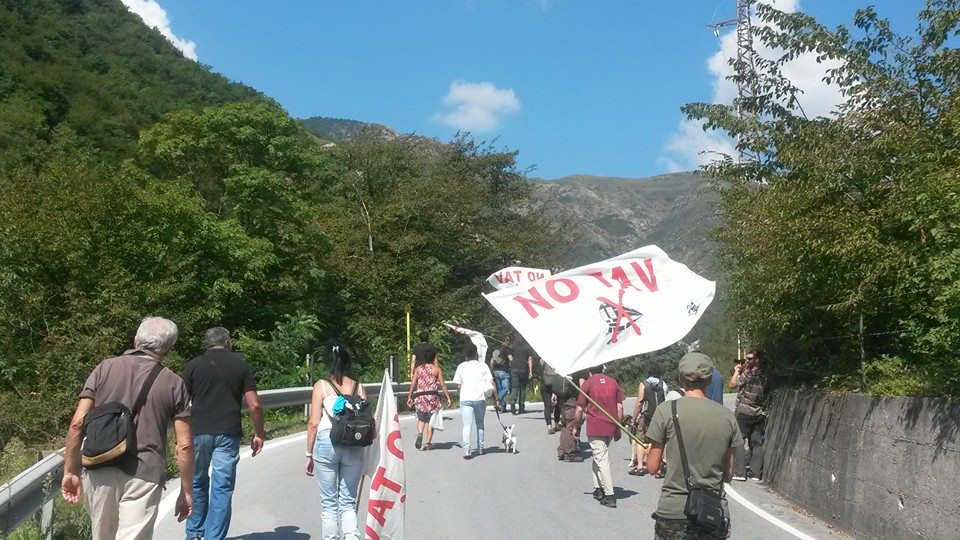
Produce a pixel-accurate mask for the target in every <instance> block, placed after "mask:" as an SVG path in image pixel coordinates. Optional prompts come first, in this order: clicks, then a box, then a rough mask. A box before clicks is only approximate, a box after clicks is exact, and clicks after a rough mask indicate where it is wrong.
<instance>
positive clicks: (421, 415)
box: [417, 411, 433, 422]
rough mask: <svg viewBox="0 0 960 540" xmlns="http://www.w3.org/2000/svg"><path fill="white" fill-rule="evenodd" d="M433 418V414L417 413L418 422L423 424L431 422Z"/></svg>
mask: <svg viewBox="0 0 960 540" xmlns="http://www.w3.org/2000/svg"><path fill="white" fill-rule="evenodd" d="M431 416H433V413H428V412H422V411H417V420H419V421H421V422H429V421H430V417H431Z"/></svg>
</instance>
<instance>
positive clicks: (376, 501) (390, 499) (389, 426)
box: [363, 370, 407, 540]
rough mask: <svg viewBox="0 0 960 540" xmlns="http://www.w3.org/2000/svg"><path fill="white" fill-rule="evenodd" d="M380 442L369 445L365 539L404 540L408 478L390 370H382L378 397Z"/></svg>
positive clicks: (378, 437) (366, 457) (366, 456)
mask: <svg viewBox="0 0 960 540" xmlns="http://www.w3.org/2000/svg"><path fill="white" fill-rule="evenodd" d="M376 419H377V442H376V444H373V445H371V446H370V447H368V448H367V453H366V455H365V459H366V461H365V463H366V466H367V469H368V470H367V471H366V474H367V475H368V476H369V477H370V492H369V497H368V502H367V525H366V529H365V530H364V536H363V537H364V539H365V540H403V521H404V518H403V515H404V510H405V505H406V502H407V488H406V485H407V481H406V475H405V473H404V467H403V444H402V441H401V440H400V417H399V416H398V415H397V399H396V397H395V396H394V395H393V381H391V380H390V373H389V372H388V371H386V370H385V371H384V372H383V382H382V383H381V384H380V397H379V398H378V399H377V414H376Z"/></svg>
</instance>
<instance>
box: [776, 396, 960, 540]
mask: <svg viewBox="0 0 960 540" xmlns="http://www.w3.org/2000/svg"><path fill="white" fill-rule="evenodd" d="M769 415H770V416H769V419H768V422H767V435H766V441H765V443H764V447H765V465H764V473H763V476H764V480H765V482H766V483H768V484H770V485H771V486H772V487H773V488H774V489H776V490H777V491H779V492H780V493H782V494H783V495H785V496H787V497H789V498H791V499H794V500H795V501H797V502H799V503H801V504H802V505H804V506H805V507H807V508H808V509H809V510H810V511H812V512H814V513H817V514H820V515H821V516H824V517H826V518H828V519H832V520H833V521H835V522H836V523H837V524H839V525H841V526H842V527H844V528H846V529H848V530H849V531H850V532H852V533H854V534H855V535H856V536H857V537H858V538H891V539H919V538H944V539H946V538H950V539H955V538H960V445H958V441H957V437H958V428H960V401H951V400H947V399H936V398H893V397H872V396H864V395H843V396H834V395H829V394H823V393H802V392H799V391H795V390H780V391H778V392H776V393H775V394H774V399H773V403H772V404H771V407H770V411H769Z"/></svg>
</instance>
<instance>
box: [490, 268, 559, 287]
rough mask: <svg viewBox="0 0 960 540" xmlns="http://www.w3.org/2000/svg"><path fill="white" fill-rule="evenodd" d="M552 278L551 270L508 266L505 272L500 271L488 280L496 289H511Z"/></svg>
mask: <svg viewBox="0 0 960 540" xmlns="http://www.w3.org/2000/svg"><path fill="white" fill-rule="evenodd" d="M548 277H550V271H549V270H542V269H540V268H524V267H521V266H508V267H507V268H504V269H503V270H498V271H496V272H494V273H492V274H490V277H488V278H487V283H489V284H490V285H493V287H494V288H496V289H498V290H500V289H509V288H511V287H516V286H518V285H525V284H528V283H533V282H534V281H539V280H541V279H544V278H548Z"/></svg>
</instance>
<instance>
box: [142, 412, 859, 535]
mask: <svg viewBox="0 0 960 540" xmlns="http://www.w3.org/2000/svg"><path fill="white" fill-rule="evenodd" d="M631 407H632V399H631V400H628V404H627V410H630V409H631ZM444 417H445V419H446V430H445V431H443V432H438V433H437V434H436V436H435V437H434V450H432V451H417V450H415V449H414V448H413V441H414V439H415V438H416V422H415V421H414V419H413V418H412V417H404V418H403V419H402V420H401V430H402V433H403V435H402V436H403V447H404V453H405V456H406V477H407V509H406V538H407V539H408V540H421V539H451V540H496V539H501V538H516V539H522V540H558V539H580V538H583V539H594V538H641V539H643V538H653V520H652V519H651V518H650V514H652V513H653V511H654V510H656V507H657V499H658V497H659V494H660V484H661V481H660V480H656V479H654V478H652V477H650V476H644V477H636V476H629V475H628V474H627V473H626V471H627V461H628V459H629V444H627V442H626V439H623V440H621V441H619V442H616V443H614V444H613V446H612V448H611V463H612V464H613V480H614V484H615V485H616V497H617V508H616V509H611V508H606V507H603V506H601V505H600V504H598V503H597V502H596V501H595V500H594V499H593V497H592V491H593V486H592V483H591V473H590V466H591V459H590V457H589V450H587V451H585V452H583V453H582V454H583V455H584V457H585V458H586V459H585V461H584V462H583V463H564V462H562V461H558V460H557V459H556V445H557V438H558V437H559V435H547V432H546V427H545V423H544V420H543V413H542V406H541V405H540V404H536V405H533V406H531V407H530V409H529V411H528V412H527V413H526V414H524V415H518V416H513V415H510V414H506V415H504V416H503V421H504V423H506V424H507V425H509V424H515V425H516V432H517V434H518V438H519V450H520V453H519V454H516V455H514V454H506V453H504V452H503V450H502V448H501V447H498V446H497V445H498V443H499V442H500V432H501V429H500V426H499V424H498V423H497V417H496V415H495V414H494V413H493V411H492V410H490V411H488V413H487V415H486V422H485V424H486V429H487V436H486V439H487V440H486V446H487V447H488V452H487V454H486V455H484V456H480V457H475V458H474V459H472V460H470V461H464V460H463V459H462V457H461V456H462V455H463V453H462V451H461V449H460V448H459V446H458V441H459V439H460V428H461V424H460V413H459V410H448V411H445V414H444ZM305 439H306V435H305V434H304V433H300V434H296V435H290V436H288V437H284V438H281V439H277V440H274V441H269V442H268V443H267V445H266V447H265V449H264V451H263V453H261V454H260V455H259V456H257V457H256V458H250V457H249V450H247V451H246V452H245V454H246V456H245V457H242V458H241V461H240V464H239V468H238V486H237V491H236V493H235V494H234V499H233V501H234V505H233V508H234V510H233V520H232V523H231V527H230V538H232V539H236V540H241V539H242V540H308V539H314V540H319V539H320V538H321V536H320V500H319V495H318V491H317V486H316V484H315V480H314V478H310V477H307V476H306V475H305V474H304V473H303V463H304V458H303V451H304V450H305V447H306V442H305ZM585 439H586V437H585V436H584V440H585ZM584 447H586V445H585V444H584ZM241 455H242V456H244V454H241ZM169 485H170V486H171V487H172V488H171V489H169V490H167V491H166V492H165V493H164V501H163V502H162V503H161V506H160V513H161V514H160V517H159V518H158V521H157V527H156V531H157V534H156V537H157V538H158V539H162V540H166V539H171V540H172V539H178V538H183V537H184V536H183V524H178V523H177V522H176V519H174V518H173V514H172V507H173V500H174V499H175V497H176V494H177V491H176V486H177V485H178V483H177V482H171V483H170V484H169ZM728 487H732V488H733V489H732V490H729V489H728V499H729V501H730V512H731V515H732V523H733V533H732V538H736V539H746V540H751V539H757V540H773V539H779V538H833V537H844V538H849V536H847V535H845V534H843V533H841V532H839V531H836V530H834V529H832V528H830V527H829V526H828V525H827V524H825V523H824V522H822V521H819V520H817V519H815V518H813V517H811V516H809V515H807V514H806V513H805V512H804V511H803V509H801V508H797V507H796V506H793V505H791V504H790V503H789V502H787V501H784V500H781V499H780V498H779V497H778V496H777V495H776V494H774V493H772V492H770V491H769V490H768V489H766V488H765V487H764V486H763V485H762V484H760V483H758V482H755V481H749V482H734V485H733V486H728ZM364 491H365V490H364ZM734 492H735V493H734ZM743 501H745V502H743ZM745 504H746V506H745ZM361 507H362V508H365V501H364V504H362V505H361ZM750 507H753V508H754V509H751V508H750ZM361 512H362V511H361ZM764 514H765V515H764ZM360 521H361V530H362V523H363V522H364V516H363V515H362V514H361V518H360ZM776 521H781V522H782V523H781V524H777V523H774V522H776ZM790 529H793V532H791V531H790Z"/></svg>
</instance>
